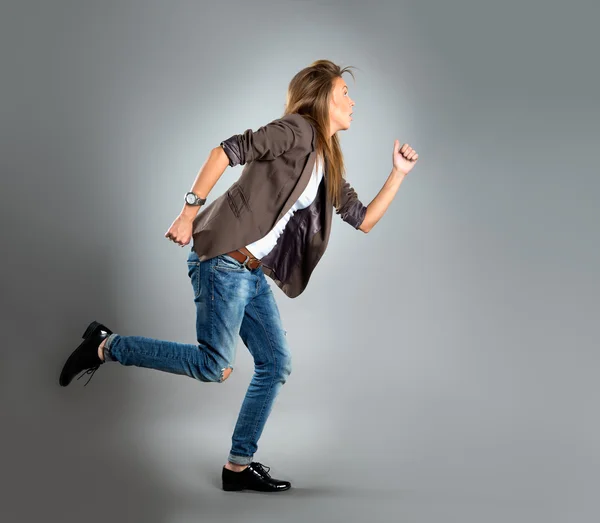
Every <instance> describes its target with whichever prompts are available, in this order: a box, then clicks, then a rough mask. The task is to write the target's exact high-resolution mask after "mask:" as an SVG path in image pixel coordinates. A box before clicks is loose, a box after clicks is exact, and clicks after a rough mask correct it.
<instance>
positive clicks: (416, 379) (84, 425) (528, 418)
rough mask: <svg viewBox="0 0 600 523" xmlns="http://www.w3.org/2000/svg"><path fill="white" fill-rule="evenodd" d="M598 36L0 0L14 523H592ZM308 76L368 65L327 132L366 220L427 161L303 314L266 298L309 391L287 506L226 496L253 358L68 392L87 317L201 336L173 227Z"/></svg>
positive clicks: (5, 426)
mask: <svg viewBox="0 0 600 523" xmlns="http://www.w3.org/2000/svg"><path fill="white" fill-rule="evenodd" d="M598 15H599V9H598V8H597V7H593V6H592V2H579V3H578V4H566V3H558V2H541V1H540V2H536V3H534V2H526V3H523V2H515V1H508V2H507V1H504V2H495V3H489V2H487V3H485V5H484V4H483V3H481V2H476V1H474V0H473V1H466V0H461V1H454V2H441V1H439V2H434V1H431V0H420V1H419V2H417V1H411V2H398V1H393V2H392V1H371V2H370V6H367V2H359V1H349V2H341V1H333V0H330V1H277V2H276V1H274V0H273V1H266V0H263V1H260V2H257V1H252V2H246V1H242V0H238V1H237V2H231V1H220V2H212V3H207V2H192V1H170V2H168V3H167V2H156V1H152V2H150V1H144V2H142V1H131V0H128V1H103V2H100V1H98V2H91V1H87V2H82V1H66V0H65V1H53V2H41V1H35V2H34V1H23V0H20V1H18V2H17V1H15V0H13V1H9V2H3V3H2V8H1V11H0V54H1V59H2V61H1V75H2V81H1V85H0V89H1V90H2V92H1V96H0V116H1V118H0V121H1V130H0V132H1V140H0V147H1V151H0V152H1V154H0V162H1V172H2V188H1V189H2V190H1V202H2V205H1V207H0V212H1V213H2V225H3V227H2V246H3V251H2V252H3V254H2V257H1V263H2V272H1V273H2V280H1V289H0V291H1V292H0V299H1V300H2V301H1V306H2V310H1V312H2V314H1V321H2V365H1V368H0V386H1V387H2V445H1V448H2V455H1V458H2V466H1V470H2V472H1V474H2V476H1V480H2V489H1V494H0V496H1V499H0V520H2V521H6V522H11V523H12V522H44V523H46V522H54V521H62V522H69V523H70V522H79V521H86V522H88V523H93V522H100V521H107V520H109V521H134V522H142V521H143V522H148V523H154V522H161V523H184V522H191V521H244V522H248V523H250V522H259V521H290V522H295V521H298V522H306V521H318V522H329V521H332V522H334V521H357V522H364V521H372V522H375V521H402V522H434V521H435V522H442V521H443V522H460V523H466V522H478V523H481V522H486V523H494V522H502V523H504V522H506V521H512V522H516V521H518V522H528V523H529V522H532V521H536V522H537V521H544V522H569V523H572V522H589V521H597V520H598V517H599V516H600V508H599V507H598V496H597V494H598V485H599V472H600V455H599V443H598V441H599V438H600V424H599V422H598V401H597V400H598V392H599V387H598V379H597V376H598V364H599V362H600V361H599V360H600V358H599V356H598V352H597V346H598V343H597V339H598V328H597V323H596V322H597V319H598V311H599V306H598V291H599V288H600V279H599V277H598V266H599V262H600V249H599V245H600V243H599V241H598V240H599V234H598V226H599V222H600V212H599V210H598V203H597V201H598V191H599V190H600V183H599V181H598V171H599V170H598V164H597V160H596V155H597V147H598V139H599V137H600V133H599V129H598V121H599V117H600V104H599V100H598V92H599V88H600V85H599V82H598V72H597V71H598V62H597V56H595V55H594V48H596V50H597V48H598V44H599V42H598V37H597V36H596V35H595V34H594V33H596V31H597V25H598ZM596 34H597V33H596ZM319 58H328V59H331V60H333V61H335V62H336V63H339V64H341V65H343V66H345V65H354V66H357V67H358V68H359V69H358V70H357V71H355V75H356V82H354V81H353V80H352V78H351V76H349V75H345V76H344V78H345V79H346V82H347V83H348V85H349V88H350V94H351V96H352V98H353V99H354V100H355V101H356V107H355V109H354V119H353V123H352V127H351V129H350V130H349V131H346V132H342V133H340V134H341V140H342V146H343V150H344V154H345V159H346V165H347V178H348V180H349V181H350V182H351V183H352V184H353V186H354V187H355V189H356V190H357V192H358V194H359V197H360V198H361V201H363V203H365V204H368V203H369V202H370V201H371V199H372V198H373V197H374V196H375V195H376V194H377V192H378V191H379V189H380V188H381V186H382V185H383V183H384V181H385V180H386V178H387V176H388V174H389V172H390V169H391V165H392V164H391V157H392V147H393V142H394V140H395V139H396V138H398V139H399V140H400V142H401V143H404V142H408V143H409V144H410V145H412V146H413V147H414V148H415V149H416V150H417V152H418V153H419V157H420V160H419V162H418V164H417V166H416V167H415V168H414V170H413V171H412V172H411V174H410V175H409V177H408V178H407V179H406V180H405V182H404V183H403V185H402V186H401V188H400V190H399V192H398V194H397V196H396V198H395V200H394V201H393V202H392V204H391V205H390V207H389V209H388V212H387V213H386V215H385V216H384V217H383V218H382V220H381V221H380V222H379V223H378V224H377V225H376V226H375V228H374V229H373V230H372V232H371V233H370V234H368V235H363V234H362V233H361V232H359V231H355V230H353V229H352V228H351V227H350V226H348V225H347V224H345V223H344V222H343V221H342V220H341V219H340V218H339V217H338V216H334V218H335V220H334V225H333V231H332V236H331V240H330V244H329V247H328V250H327V252H326V254H325V256H324V257H323V259H322V261H321V262H320V264H319V266H318V267H317V269H316V271H315V272H314V273H313V276H312V279H311V282H310V284H309V286H308V288H307V290H306V291H305V292H304V293H303V294H302V295H301V296H300V297H298V298H297V299H294V300H290V299H288V298H287V297H286V296H285V295H284V294H283V293H282V292H281V291H280V290H279V289H278V288H277V287H276V286H275V284H274V283H272V282H271V284H272V288H273V290H274V292H275V295H276V299H277V301H278V304H279V307H280V311H281V315H282V319H283V322H284V326H285V327H286V329H287V331H288V337H289V340H290V342H291V345H292V350H293V357H294V369H293V371H292V375H291V376H290V378H289V381H288V382H287V383H286V385H285V386H284V388H283V389H282V392H281V394H280V396H279V397H278V399H277V402H276V405H275V408H274V410H273V413H272V415H271V418H270V420H269V422H268V423H267V426H266V429H265V432H264V434H263V437H262V438H261V440H260V448H259V451H258V453H257V454H256V459H257V460H258V461H261V462H263V463H265V464H266V465H269V466H271V467H272V468H271V472H272V474H273V475H274V477H278V478H282V479H289V480H290V481H292V483H293V486H294V488H293V489H292V490H290V491H289V492H287V493H284V494H271V495H269V494H267V495H264V494H259V493H255V492H246V493H225V492H223V491H221V490H220V472H221V467H222V465H223V464H224V463H225V459H226V457H227V453H228V451H229V446H230V437H231V431H232V430H233V426H234V423H235V420H236V417H237V413H238V409H239V407H240V405H241V400H242V397H243V394H244V392H245V390H246V387H247V385H248V382H249V380H250V377H251V373H252V361H251V358H250V356H249V354H248V352H247V350H246V349H245V347H244V345H243V344H242V342H241V340H240V342H239V345H238V356H237V360H236V364H235V371H234V373H233V374H232V376H231V378H230V379H229V380H228V381H227V382H225V383H224V384H202V383H199V382H196V381H194V380H191V379H189V378H184V377H180V376H174V375H169V374H165V373H160V372H157V371H154V370H149V369H140V368H132V367H123V366H120V365H118V364H112V365H111V366H110V367H109V366H108V365H106V366H103V367H102V368H101V369H100V370H99V371H98V372H97V373H96V375H95V376H94V378H93V380H92V381H91V382H90V384H89V385H88V386H87V387H85V388H84V387H83V383H84V381H85V380H83V379H82V380H79V381H75V382H74V383H73V384H72V385H71V386H70V387H68V388H66V389H64V388H61V387H59V386H58V375H59V372H60V369H61V367H62V365H63V363H64V360H65V359H66V357H67V356H68V354H69V353H70V352H71V351H72V350H73V349H74V348H75V347H76V346H77V344H78V343H79V342H80V341H81V338H80V336H81V334H82V332H83V330H84V328H85V326H86V325H87V324H88V323H89V322H90V321H91V320H94V319H97V320H98V321H101V322H103V323H106V324H107V325H108V326H109V327H111V328H112V329H113V330H114V331H115V332H118V333H121V334H125V335H143V336H149V337H156V338H160V339H169V340H173V341H181V342H188V343H193V342H194V340H195V333H194V313H195V310H194V306H193V301H192V294H191V292H192V290H191V287H190V283H189V280H188V278H187V274H186V272H187V266H186V257H187V254H188V249H189V247H185V248H181V247H178V246H176V245H174V244H173V243H170V242H168V241H167V240H166V239H165V238H164V233H165V232H166V231H167V229H168V227H169V226H170V224H171V222H172V221H173V220H174V218H175V217H176V216H177V214H178V213H179V211H180V210H181V206H182V196H183V194H184V193H185V192H186V191H187V190H188V189H189V188H190V186H191V184H192V182H193V179H194V177H195V175H196V173H197V171H198V169H199V168H200V167H201V165H202V164H203V162H204V161H205V160H206V157H207V155H208V152H209V150H210V149H211V148H212V147H214V146H216V145H218V143H219V142H220V141H221V140H223V139H225V138H228V137H229V136H231V135H232V134H234V133H239V132H242V131H244V130H245V129H247V128H253V129H256V128H258V127H259V126H260V125H263V124H265V123H267V122H268V121H270V120H272V119H274V118H277V117H279V116H280V114H281V113H282V111H283V107H284V103H285V92H286V88H287V85H288V82H289V80H290V79H291V78H292V76H293V75H294V74H295V73H296V72H297V71H298V70H300V69H301V68H303V67H305V66H307V65H309V64H310V63H311V62H312V61H313V60H316V59H319ZM240 173H241V167H236V168H233V169H228V170H227V171H226V172H225V174H224V175H223V177H222V178H221V179H220V180H219V182H218V183H217V185H216V186H215V187H214V189H213V191H212V192H211V194H210V195H209V199H214V198H216V197H217V196H218V195H220V194H222V193H223V192H224V191H225V190H226V189H227V187H228V186H229V185H230V184H231V183H232V182H233V181H235V180H236V179H237V177H238V176H239V175H240ZM86 378H87V377H86Z"/></svg>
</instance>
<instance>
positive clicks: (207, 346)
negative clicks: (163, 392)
mask: <svg viewBox="0 0 600 523" xmlns="http://www.w3.org/2000/svg"><path fill="white" fill-rule="evenodd" d="M233 261H234V262H235V263H238V262H236V261H235V260H233ZM187 265H188V276H189V278H190V282H191V284H192V289H193V295H194V303H195V304H196V337H197V341H198V344H197V345H193V344H187V343H176V342H172V341H165V340H157V339H153V338H146V337H142V336H121V335H119V334H116V333H113V334H111V335H110V336H109V337H108V338H107V340H106V344H105V347H104V355H105V359H106V361H118V362H119V363H121V364H122V365H135V366H138V367H146V368H151V369H156V370H161V371H165V372H170V373H173V374H180V375H185V376H189V377H190V378H194V379H197V380H199V381H204V382H222V381H224V380H225V379H226V378H227V377H228V376H229V374H230V373H231V371H232V369H233V362H234V359H235V348H236V342H237V336H238V332H239V329H240V326H241V323H242V320H243V317H244V310H245V307H246V304H247V302H248V300H249V298H250V294H251V292H253V291H254V289H255V281H256V276H253V275H252V274H251V273H250V272H249V271H248V270H247V269H245V268H244V267H242V266H241V264H239V263H238V265H239V267H235V265H233V266H230V265H228V262H227V261H223V257H221V256H218V257H215V258H212V259H209V260H206V261H204V262H200V260H199V258H198V256H197V254H196V253H195V252H194V251H191V252H190V254H189V256H188V260H187ZM253 272H254V271H253ZM252 280H254V282H253V281H252Z"/></svg>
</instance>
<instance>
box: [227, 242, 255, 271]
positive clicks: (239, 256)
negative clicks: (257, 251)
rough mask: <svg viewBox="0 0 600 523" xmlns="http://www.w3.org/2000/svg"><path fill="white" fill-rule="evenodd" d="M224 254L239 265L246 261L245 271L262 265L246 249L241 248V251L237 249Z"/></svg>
mask: <svg viewBox="0 0 600 523" xmlns="http://www.w3.org/2000/svg"><path fill="white" fill-rule="evenodd" d="M226 254H227V256H231V257H232V258H234V259H235V260H237V261H239V262H240V263H244V262H246V260H247V261H248V263H245V266H246V268H247V269H256V268H257V267H260V266H261V265H262V263H261V261H260V260H259V259H258V258H255V257H254V255H253V254H252V253H251V252H250V251H249V250H248V249H246V247H242V248H241V249H237V250H235V251H231V252H228V253H226Z"/></svg>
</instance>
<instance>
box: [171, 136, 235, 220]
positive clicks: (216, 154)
mask: <svg viewBox="0 0 600 523" xmlns="http://www.w3.org/2000/svg"><path fill="white" fill-rule="evenodd" d="M228 166H229V157H228V156H227V154H225V151H224V150H223V147H221V146H220V145H219V146H217V147H215V148H213V149H212V150H211V151H210V154H209V155H208V159H207V160H206V161H205V162H204V165H203V166H202V168H201V169H200V171H199V172H198V175H197V176H196V179H195V180H194V184H193V185H192V188H191V189H190V191H191V192H193V193H194V194H197V195H198V196H199V197H200V198H206V197H207V196H208V193H210V191H211V190H212V188H213V187H214V186H215V184H216V183H217V180H218V179H219V178H220V177H221V175H222V174H223V173H224V172H225V169H227V167H228ZM201 208H202V206H201V205H188V204H187V203H184V204H183V209H182V210H181V215H182V216H183V217H185V218H188V219H190V220H193V219H194V217H195V216H196V214H197V213H198V210H199V209H201Z"/></svg>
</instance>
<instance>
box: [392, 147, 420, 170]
mask: <svg viewBox="0 0 600 523" xmlns="http://www.w3.org/2000/svg"><path fill="white" fill-rule="evenodd" d="M399 145H400V141H398V140H396V141H394V152H393V153H392V161H393V163H394V169H396V170H397V171H399V172H401V173H402V174H404V175H407V174H408V173H409V172H410V170H411V169H412V168H413V167H414V166H415V164H416V163H417V160H418V158H419V155H418V154H417V153H416V152H415V150H414V149H413V148H412V147H411V146H410V145H408V144H407V143H405V144H403V145H402V147H398V146H399Z"/></svg>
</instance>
